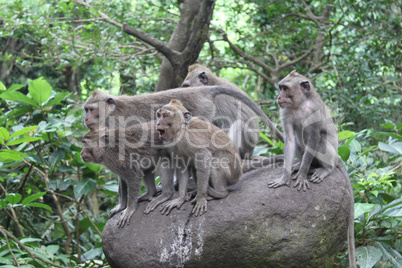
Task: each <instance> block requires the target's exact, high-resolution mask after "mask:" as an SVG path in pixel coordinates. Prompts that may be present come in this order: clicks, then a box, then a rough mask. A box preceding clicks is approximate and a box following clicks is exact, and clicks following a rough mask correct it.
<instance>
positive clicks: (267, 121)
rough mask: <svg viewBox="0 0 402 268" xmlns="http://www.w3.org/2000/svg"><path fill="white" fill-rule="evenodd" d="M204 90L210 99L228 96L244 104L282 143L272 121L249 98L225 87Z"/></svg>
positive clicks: (281, 137) (280, 136) (280, 134)
mask: <svg viewBox="0 0 402 268" xmlns="http://www.w3.org/2000/svg"><path fill="white" fill-rule="evenodd" d="M205 88H206V91H207V92H206V93H207V94H208V93H209V94H210V95H211V96H212V97H215V96H217V95H220V94H224V95H229V96H231V97H233V98H236V99H238V100H240V101H242V102H244V103H245V104H246V105H247V106H248V107H250V109H251V110H253V111H254V112H255V113H256V114H257V115H259V116H260V118H261V120H262V121H263V122H264V124H265V125H267V126H268V127H269V128H270V129H271V131H272V132H273V133H275V135H276V137H278V139H279V140H280V141H282V142H284V138H283V134H282V132H280V131H279V130H278V129H277V128H276V127H275V125H274V124H273V123H272V121H271V120H270V119H269V117H268V116H267V115H266V114H265V113H264V112H263V111H262V110H261V109H260V108H259V107H258V106H257V104H255V103H254V102H253V101H252V100H251V99H250V98H249V97H247V96H245V95H244V94H242V93H241V92H238V91H236V90H233V89H230V88H226V87H220V86H212V87H211V88H212V90H211V89H210V88H209V87H205Z"/></svg>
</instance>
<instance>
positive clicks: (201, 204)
mask: <svg viewBox="0 0 402 268" xmlns="http://www.w3.org/2000/svg"><path fill="white" fill-rule="evenodd" d="M194 202H195V206H194V208H193V213H194V214H195V216H198V215H200V216H201V215H202V214H204V213H206V212H207V210H208V209H207V202H208V201H207V198H206V197H198V196H196V197H195V198H194V199H193V200H192V201H191V203H194Z"/></svg>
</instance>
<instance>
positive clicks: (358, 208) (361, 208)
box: [355, 203, 377, 219]
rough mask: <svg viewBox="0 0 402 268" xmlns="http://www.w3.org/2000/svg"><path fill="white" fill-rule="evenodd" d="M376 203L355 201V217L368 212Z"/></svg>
mask: <svg viewBox="0 0 402 268" xmlns="http://www.w3.org/2000/svg"><path fill="white" fill-rule="evenodd" d="M375 206H377V205H376V204H367V203H355V219H357V218H359V217H360V216H361V215H363V214H364V213H367V212H370V211H371V210H372V209H373V208H374V207H375Z"/></svg>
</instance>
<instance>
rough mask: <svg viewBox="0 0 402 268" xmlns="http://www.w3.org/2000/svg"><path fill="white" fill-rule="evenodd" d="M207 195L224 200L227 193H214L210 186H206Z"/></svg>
mask: <svg viewBox="0 0 402 268" xmlns="http://www.w3.org/2000/svg"><path fill="white" fill-rule="evenodd" d="M207 193H208V195H210V196H212V197H213V198H216V199H222V198H225V197H226V196H228V194H229V191H228V190H225V191H216V190H215V189H214V188H212V187H211V186H208V190H207Z"/></svg>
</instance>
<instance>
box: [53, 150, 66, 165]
mask: <svg viewBox="0 0 402 268" xmlns="http://www.w3.org/2000/svg"><path fill="white" fill-rule="evenodd" d="M65 156H66V151H64V150H62V149H58V150H56V151H54V152H53V153H52V154H51V155H50V156H49V163H50V164H51V165H56V164H57V163H59V162H60V161H61V160H62V159H63V158H64V157H65Z"/></svg>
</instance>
